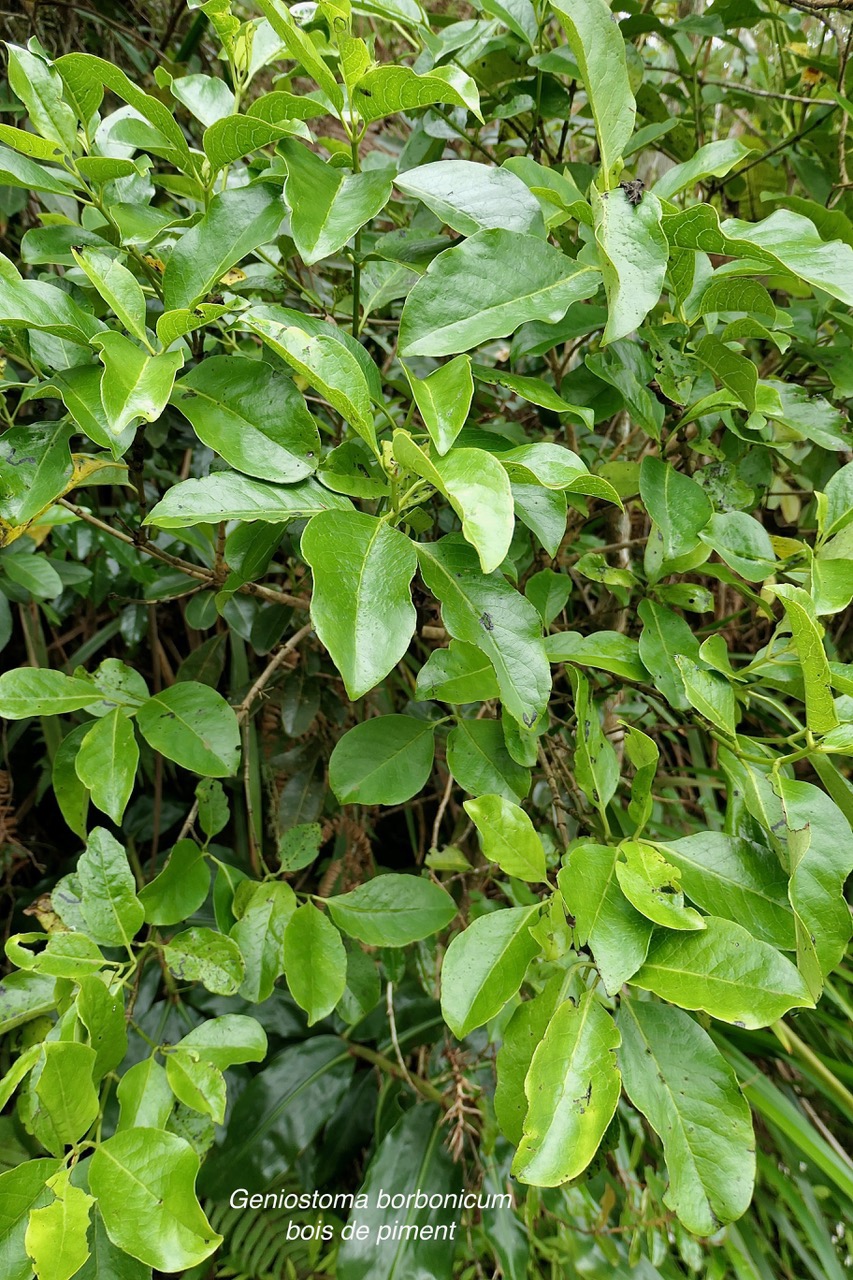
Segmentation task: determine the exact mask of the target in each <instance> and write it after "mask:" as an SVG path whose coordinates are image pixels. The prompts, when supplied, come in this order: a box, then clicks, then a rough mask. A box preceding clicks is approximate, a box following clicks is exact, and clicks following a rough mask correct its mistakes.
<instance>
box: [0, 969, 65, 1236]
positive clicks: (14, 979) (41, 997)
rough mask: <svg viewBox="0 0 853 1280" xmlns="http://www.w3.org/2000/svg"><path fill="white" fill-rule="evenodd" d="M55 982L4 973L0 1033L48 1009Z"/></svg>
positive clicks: (0, 985) (52, 1004) (0, 984)
mask: <svg viewBox="0 0 853 1280" xmlns="http://www.w3.org/2000/svg"><path fill="white" fill-rule="evenodd" d="M55 986H56V984H55V983H54V982H53V980H52V979H51V978H46V977H42V976H41V975H40V974H35V973H17V972H15V973H9V974H7V975H6V977H5V978H4V979H3V981H2V982H0V1035H6V1033H7V1032H8V1031H14V1030H15V1028H16V1027H20V1026H22V1025H23V1024H24V1023H25V1022H30V1021H31V1020H32V1019H33V1018H38V1017H41V1015H42V1014H43V1013H49V1012H50V1010H51V1009H53V1008H54V1007H55V1004H56V1001H55V1000H54V988H55ZM0 1234H2V1233H0Z"/></svg>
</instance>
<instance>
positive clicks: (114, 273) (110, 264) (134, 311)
mask: <svg viewBox="0 0 853 1280" xmlns="http://www.w3.org/2000/svg"><path fill="white" fill-rule="evenodd" d="M71 253H72V256H73V258H74V261H75V262H76V263H77V265H78V267H82V269H83V271H85V273H86V275H87V276H88V277H89V279H90V280H91V282H92V284H93V285H94V286H95V288H96V289H97V291H98V293H99V294H100V295H101V297H102V298H103V300H104V302H106V304H107V306H108V307H109V308H110V309H111V310H112V311H113V312H114V313H115V315H116V316H117V318H118V319H119V320H120V321H121V323H122V324H123V325H124V327H125V329H127V330H128V332H129V333H131V334H132V335H133V337H134V338H138V339H139V341H140V342H142V343H144V344H145V345H146V346H147V345H148V335H147V333H146V328H145V294H144V293H143V292H142V288H141V286H140V284H139V281H138V280H137V279H136V276H135V275H133V273H132V272H130V271H128V269H127V267H125V266H123V265H122V263H121V262H120V261H119V259H118V258H110V257H108V256H107V254H105V253H98V251H97V250H96V249H82V250H80V251H78V250H76V249H74V248H73V247H72V249H71Z"/></svg>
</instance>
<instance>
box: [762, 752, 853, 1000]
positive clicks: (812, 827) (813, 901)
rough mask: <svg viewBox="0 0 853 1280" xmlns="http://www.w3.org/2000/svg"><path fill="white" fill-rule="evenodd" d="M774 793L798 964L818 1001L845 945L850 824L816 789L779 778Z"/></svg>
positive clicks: (847, 937) (848, 924)
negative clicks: (786, 857) (787, 863)
mask: <svg viewBox="0 0 853 1280" xmlns="http://www.w3.org/2000/svg"><path fill="white" fill-rule="evenodd" d="M779 789H780V793H781V799H782V804H783V812H784V816H785V824H786V826H787V829H788V849H789V853H790V856H791V878H790V882H789V885H788V897H789V899H790V903H791V906H792V907H793V910H794V918H795V923H796V942H797V964H798V966H799V969H800V972H801V973H802V975H803V977H804V978H805V979H806V982H807V983H808V987H809V990H810V991H811V993H812V997H813V999H815V1000H817V998H818V996H819V994H820V991H821V988H822V986H823V979H824V978H825V977H827V976H828V975H829V974H830V973H831V972H832V971H833V969H834V968H835V967H836V965H838V964H839V963H840V961H841V959H842V957H843V955H844V953H845V951H846V948H847V944H848V942H849V940H850V934H851V920H850V912H849V909H848V907H847V903H846V901H845V899H844V894H843V890H844V884H845V882H846V880H847V877H848V876H849V874H850V872H851V870H853V865H851V863H852V862H853V859H851V842H850V836H849V835H848V830H849V824H848V822H847V820H846V819H845V817H844V815H843V814H842V812H841V810H840V809H839V808H838V806H837V805H836V804H835V803H834V802H833V801H832V800H830V798H829V796H827V795H825V794H824V792H823V791H821V790H820V789H819V788H818V787H813V786H811V785H810V784H809V783H807V782H799V781H796V780H795V779H792V778H785V777H780V779H779Z"/></svg>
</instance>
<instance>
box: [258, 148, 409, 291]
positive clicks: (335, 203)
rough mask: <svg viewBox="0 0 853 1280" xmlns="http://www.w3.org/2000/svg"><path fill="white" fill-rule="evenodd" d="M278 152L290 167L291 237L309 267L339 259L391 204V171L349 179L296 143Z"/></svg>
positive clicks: (353, 175)
mask: <svg viewBox="0 0 853 1280" xmlns="http://www.w3.org/2000/svg"><path fill="white" fill-rule="evenodd" d="M278 151H279V153H280V154H281V155H283V156H284V159H285V163H286V164H287V181H286V183H285V186H284V196H285V199H286V200H287V203H288V205H289V206H290V232H291V235H292V236H293V241H294V243H295V245H296V248H297V250H298V252H299V256H300V257H301V258H302V261H303V262H304V263H306V265H308V266H313V264H314V263H315V262H320V261H321V259H323V258H329V257H331V255H332V254H333V253H337V252H338V250H339V249H342V248H343V246H344V245H345V244H346V243H347V242H348V241H349V240H351V239H352V237H353V236H354V235H355V233H356V232H357V231H358V230H359V229H360V228H361V227H363V226H364V224H365V223H366V222H370V221H371V220H372V219H373V218H375V217H376V215H377V214H378V213H379V212H380V210H382V209H384V207H385V205H386V204H387V203H388V199H389V197H390V195H391V175H390V173H389V172H388V170H387V169H385V170H383V169H368V170H366V171H365V172H364V173H349V174H347V173H345V172H344V171H343V170H342V169H338V168H334V167H333V166H332V165H330V164H327V163H326V162H325V161H324V160H321V159H320V157H319V156H318V155H315V154H314V152H313V151H310V150H309V149H308V147H306V146H305V145H304V143H301V142H297V141H296V140H295V139H288V140H287V141H285V142H282V143H280V145H279V147H278Z"/></svg>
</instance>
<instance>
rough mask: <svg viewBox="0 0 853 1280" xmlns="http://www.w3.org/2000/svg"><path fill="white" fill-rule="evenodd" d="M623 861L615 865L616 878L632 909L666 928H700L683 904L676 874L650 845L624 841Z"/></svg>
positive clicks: (700, 922)
mask: <svg viewBox="0 0 853 1280" xmlns="http://www.w3.org/2000/svg"><path fill="white" fill-rule="evenodd" d="M620 849H621V852H622V853H623V854H624V857H625V861H624V862H617V863H616V879H617V880H618V881H619V887H620V888H621V890H622V892H623V893H624V895H625V897H626V898H627V899H628V901H629V902H630V903H631V905H632V906H633V907H636V909H637V910H638V911H639V912H640V914H641V915H644V916H646V917H647V918H648V919H649V920H651V921H653V922H654V923H655V924H659V925H662V926H663V927H664V928H666V929H704V928H705V922H704V920H703V918H702V916H700V914H699V912H698V911H694V910H693V908H692V907H686V906H685V905H684V894H683V892H682V890H681V885H680V883H679V882H680V878H681V877H680V872H679V870H678V868H677V867H674V866H672V865H671V864H670V863H668V862H667V861H666V859H665V858H664V857H663V856H662V854H660V853H658V852H657V850H656V849H653V848H652V846H651V845H650V844H646V843H644V842H641V841H639V840H626V841H625V842H624V843H623V844H622V845H621V846H620Z"/></svg>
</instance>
